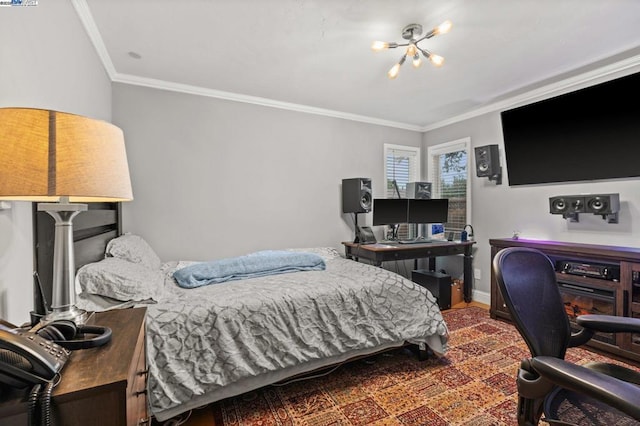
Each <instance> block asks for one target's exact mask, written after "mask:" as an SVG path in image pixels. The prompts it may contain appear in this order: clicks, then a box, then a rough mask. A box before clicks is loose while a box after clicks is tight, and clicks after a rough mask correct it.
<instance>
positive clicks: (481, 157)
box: [475, 145, 502, 185]
mask: <svg viewBox="0 0 640 426" xmlns="http://www.w3.org/2000/svg"><path fill="white" fill-rule="evenodd" d="M475 153H476V176H478V177H488V178H489V180H495V181H496V184H498V185H499V184H501V183H502V167H501V166H500V154H499V153H498V145H485V146H478V147H476V148H475Z"/></svg>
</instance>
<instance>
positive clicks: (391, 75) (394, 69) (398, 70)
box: [387, 64, 400, 80]
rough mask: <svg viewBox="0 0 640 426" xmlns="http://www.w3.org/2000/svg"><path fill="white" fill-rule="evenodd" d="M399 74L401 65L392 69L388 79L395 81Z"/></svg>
mask: <svg viewBox="0 0 640 426" xmlns="http://www.w3.org/2000/svg"><path fill="white" fill-rule="evenodd" d="M399 72H400V64H395V65H394V66H393V67H391V69H390V70H389V72H388V73H387V77H389V78H390V79H391V80H393V79H394V78H396V77H397V76H398V73H399Z"/></svg>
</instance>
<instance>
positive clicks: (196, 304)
mask: <svg viewBox="0 0 640 426" xmlns="http://www.w3.org/2000/svg"><path fill="white" fill-rule="evenodd" d="M91 238H93V237H91ZM83 240H86V238H85V239H83ZM101 241H102V242H101V243H100V244H104V243H105V242H106V243H107V245H106V248H104V249H103V254H102V256H99V257H98V258H94V259H91V260H88V259H87V261H86V262H80V263H79V264H77V267H78V273H77V285H78V290H80V291H81V292H82V293H81V295H80V296H79V297H78V301H77V305H78V306H79V307H81V308H84V309H87V310H90V311H96V310H105V309H116V308H126V307H130V306H140V305H144V306H146V307H147V318H146V333H147V362H148V366H149V377H148V396H149V408H150V411H151V413H152V414H153V416H154V417H155V418H156V419H157V420H158V421H164V420H167V419H169V418H171V417H174V416H176V415H179V414H181V413H183V412H185V411H188V410H190V409H192V408H196V407H199V406H202V405H206V404H209V403H211V402H215V401H218V400H221V399H224V398H227V397H230V396H233V395H239V394H242V393H245V392H248V391H250V390H254V389H257V388H259V387H262V386H265V385H268V384H273V383H276V382H279V381H282V380H284V379H286V378H290V377H293V376H297V375H300V374H303V373H306V372H309V371H315V370H317V369H320V368H323V367H327V366H332V365H337V364H339V363H341V362H344V361H346V360H349V359H353V358H355V357H359V356H364V355H367V354H372V353H376V352H379V351H381V350H386V349H389V348H393V347H398V346H402V345H405V344H407V343H409V344H412V345H417V346H418V347H419V348H420V349H421V350H422V351H423V352H427V351H428V352H430V353H433V354H435V355H436V356H439V355H442V354H444V352H445V351H446V349H447V335H448V334H447V327H446V324H445V322H444V320H443V318H442V315H441V313H440V310H439V308H438V305H437V303H436V300H435V298H434V297H433V296H432V295H431V293H429V292H428V291H427V290H426V289H424V288H423V287H420V286H418V285H416V284H414V283H413V282H411V281H409V280H407V279H404V278H403V277H401V276H400V275H397V274H395V273H393V272H390V271H387V270H385V269H382V268H377V267H374V266H372V265H368V264H364V263H358V262H354V261H352V260H347V259H345V258H344V257H343V256H341V255H340V254H339V253H338V252H337V251H336V250H335V249H333V248H326V247H320V248H303V249H288V250H285V251H287V252H291V253H303V254H305V255H312V256H316V257H318V258H320V259H321V260H322V264H323V266H324V267H323V268H322V269H319V270H307V271H301V272H289V273H279V274H276V275H265V276H259V277H255V278H249V279H242V280H232V281H225V282H221V283H218V284H212V285H203V286H200V287H197V288H182V287H180V286H178V285H177V284H176V280H175V278H174V275H173V274H174V272H175V271H177V270H184V268H188V267H190V266H192V265H194V264H196V263H194V262H190V261H184V260H180V261H169V262H161V261H160V259H159V258H158V257H157V255H156V254H155V252H154V251H153V249H152V248H151V247H150V246H149V245H148V244H147V243H146V241H144V239H143V238H142V237H140V236H137V235H130V234H125V235H121V236H118V237H117V238H111V239H107V240H101ZM84 244H85V245H86V244H87V242H86V241H84ZM105 256H106V257H105Z"/></svg>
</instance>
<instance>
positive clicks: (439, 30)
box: [433, 19, 453, 34]
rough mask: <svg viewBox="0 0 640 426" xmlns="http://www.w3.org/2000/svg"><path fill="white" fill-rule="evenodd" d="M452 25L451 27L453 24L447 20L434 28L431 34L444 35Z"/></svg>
mask: <svg viewBox="0 0 640 426" xmlns="http://www.w3.org/2000/svg"><path fill="white" fill-rule="evenodd" d="M452 25H453V23H451V21H450V20H448V19H447V20H446V21H444V22H443V23H442V24H440V25H438V26H437V27H435V28H434V29H433V32H434V33H435V34H446V33H448V32H449V30H451V27H452Z"/></svg>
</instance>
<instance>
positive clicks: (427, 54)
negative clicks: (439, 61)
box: [416, 46, 431, 59]
mask: <svg viewBox="0 0 640 426" xmlns="http://www.w3.org/2000/svg"><path fill="white" fill-rule="evenodd" d="M416 47H417V48H418V50H419V51H420V52H422V54H423V55H424V57H425V58H427V59H429V57H430V56H431V52H429V51H428V50H427V49H422V48H420V47H418V46H416Z"/></svg>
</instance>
